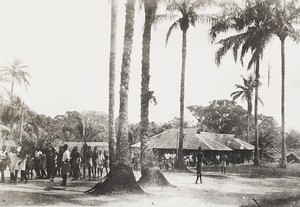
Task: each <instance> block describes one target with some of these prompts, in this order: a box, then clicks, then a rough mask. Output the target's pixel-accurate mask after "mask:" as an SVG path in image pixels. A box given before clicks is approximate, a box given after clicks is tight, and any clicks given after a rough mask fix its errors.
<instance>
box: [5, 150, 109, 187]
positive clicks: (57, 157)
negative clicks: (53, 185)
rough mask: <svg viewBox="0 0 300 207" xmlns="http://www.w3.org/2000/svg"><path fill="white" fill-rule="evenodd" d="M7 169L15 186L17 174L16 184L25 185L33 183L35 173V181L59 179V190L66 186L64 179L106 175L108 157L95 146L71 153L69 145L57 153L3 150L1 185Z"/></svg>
mask: <svg viewBox="0 0 300 207" xmlns="http://www.w3.org/2000/svg"><path fill="white" fill-rule="evenodd" d="M7 168H8V169H9V172H10V179H9V181H10V182H11V183H14V184H16V183H17V180H18V174H19V172H20V176H21V177H20V180H18V181H19V182H21V181H24V182H25V183H27V182H28V179H29V178H30V179H33V175H34V173H35V176H36V179H49V180H50V181H51V182H53V181H54V178H55V177H61V178H62V183H61V185H62V186H65V185H66V184H67V178H68V177H72V180H77V179H81V178H88V179H89V180H91V179H96V178H99V177H102V176H103V175H104V171H105V175H106V174H107V173H108V172H109V156H108V153H107V152H106V151H105V150H104V151H103V152H102V150H98V148H97V146H95V147H94V148H93V150H92V148H91V146H88V145H86V144H85V145H84V146H83V147H82V150H81V151H79V149H78V147H77V146H74V147H73V149H72V150H71V151H69V149H68V145H67V144H64V145H63V146H60V147H59V150H56V149H55V148H54V147H53V146H51V145H49V146H47V147H44V148H38V147H37V148H36V149H35V150H34V151H33V150H32V149H30V148H29V147H26V146H25V145H23V146H22V145H20V146H18V147H16V146H10V149H9V150H8V149H7V146H6V145H3V146H2V150H1V151H0V174H1V182H5V178H4V171H5V170H6V169H7Z"/></svg>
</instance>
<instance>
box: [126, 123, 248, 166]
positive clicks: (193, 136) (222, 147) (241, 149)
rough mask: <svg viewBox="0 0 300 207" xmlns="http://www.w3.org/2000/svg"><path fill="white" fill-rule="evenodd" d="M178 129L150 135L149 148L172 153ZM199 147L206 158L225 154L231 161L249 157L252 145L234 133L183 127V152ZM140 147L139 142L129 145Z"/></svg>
mask: <svg viewBox="0 0 300 207" xmlns="http://www.w3.org/2000/svg"><path fill="white" fill-rule="evenodd" d="M178 138H179V130H178V129H170V130H167V131H165V132H162V133H160V134H157V135H155V136H153V137H151V139H150V142H149V148H151V149H153V151H154V152H155V153H157V154H158V156H163V155H164V154H165V153H174V152H176V151H177V149H178V141H179V139H178ZM199 146H200V147H201V148H202V150H203V153H204V155H205V157H206V158H207V159H210V160H214V159H215V157H216V155H217V154H218V155H222V154H226V155H227V156H228V157H229V158H230V159H231V161H232V162H235V163H239V162H243V161H244V159H245V158H246V159H250V157H251V155H252V152H253V150H254V146H253V145H251V144H249V143H247V142H245V141H243V140H240V139H238V138H235V135H234V134H216V133H208V132H200V133H197V129H196V128H187V129H184V141H183V153H184V155H189V154H194V153H195V152H196V151H197V149H198V147H199ZM131 147H132V148H140V142H138V143H136V144H134V145H132V146H131Z"/></svg>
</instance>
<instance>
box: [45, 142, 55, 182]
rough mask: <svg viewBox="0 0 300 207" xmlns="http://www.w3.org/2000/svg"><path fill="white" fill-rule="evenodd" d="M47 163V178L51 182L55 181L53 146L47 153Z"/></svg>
mask: <svg viewBox="0 0 300 207" xmlns="http://www.w3.org/2000/svg"><path fill="white" fill-rule="evenodd" d="M46 162H47V178H48V179H50V181H51V182H53V181H54V176H55V151H54V148H53V147H52V146H49V147H48V149H47V152H46Z"/></svg>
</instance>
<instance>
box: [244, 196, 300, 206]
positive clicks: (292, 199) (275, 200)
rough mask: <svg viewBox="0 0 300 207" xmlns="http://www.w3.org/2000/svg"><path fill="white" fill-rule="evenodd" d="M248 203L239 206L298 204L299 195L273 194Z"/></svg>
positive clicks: (299, 204) (299, 203)
mask: <svg viewBox="0 0 300 207" xmlns="http://www.w3.org/2000/svg"><path fill="white" fill-rule="evenodd" d="M256 202H257V204H256V203H255V202H254V203H253V204H249V205H242V206H241V207H257V206H289V207H290V206H300V195H292V196H291V195H282V194H281V195H277V196H275V195H274V194H272V195H270V196H268V198H264V199H261V200H258V199H257V200H256Z"/></svg>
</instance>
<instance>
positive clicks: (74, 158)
mask: <svg viewBox="0 0 300 207" xmlns="http://www.w3.org/2000/svg"><path fill="white" fill-rule="evenodd" d="M70 163H71V168H72V172H73V174H72V175H73V179H72V180H77V179H78V178H79V175H80V169H79V164H80V154H79V152H78V147H77V146H74V148H73V150H72V152H71V161H70Z"/></svg>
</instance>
